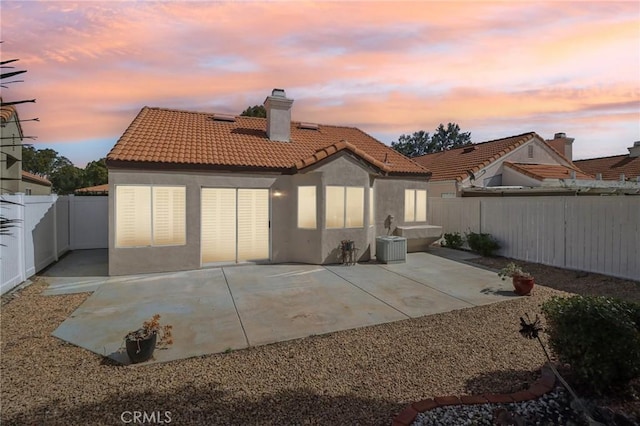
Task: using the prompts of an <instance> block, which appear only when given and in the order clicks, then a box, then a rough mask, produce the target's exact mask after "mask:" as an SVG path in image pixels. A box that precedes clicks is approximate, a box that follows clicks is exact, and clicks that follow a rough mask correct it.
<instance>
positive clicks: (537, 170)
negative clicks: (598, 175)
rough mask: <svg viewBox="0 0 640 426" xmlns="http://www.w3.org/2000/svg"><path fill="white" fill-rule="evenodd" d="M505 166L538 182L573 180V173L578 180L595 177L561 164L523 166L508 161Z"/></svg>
mask: <svg viewBox="0 0 640 426" xmlns="http://www.w3.org/2000/svg"><path fill="white" fill-rule="evenodd" d="M503 164H504V165H505V166H506V167H509V168H511V169H513V170H515V171H517V172H519V173H522V174H524V175H527V176H529V177H532V178H534V179H537V180H544V179H571V172H572V171H574V172H575V173H576V177H575V178H576V179H593V176H591V175H588V174H586V173H584V172H582V170H579V169H578V168H573V167H567V166H562V165H560V164H523V163H511V162H508V161H505V162H504V163H503Z"/></svg>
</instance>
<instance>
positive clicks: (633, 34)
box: [0, 0, 640, 167]
mask: <svg viewBox="0 0 640 426" xmlns="http://www.w3.org/2000/svg"><path fill="white" fill-rule="evenodd" d="M0 13H1V16H0V19H1V25H2V27H1V30H2V32H1V38H2V40H3V41H4V43H3V44H2V45H0V50H1V53H2V59H3V60H7V59H12V58H19V59H20V62H19V63H18V65H19V69H27V70H28V72H27V73H26V74H24V75H23V77H21V78H22V79H23V80H24V83H16V84H11V85H9V88H8V89H2V97H3V98H4V99H5V101H8V100H14V99H19V98H36V99H37V103H36V104H26V105H23V106H19V110H18V113H19V115H20V118H21V119H30V118H34V117H38V118H39V119H40V122H31V121H29V122H24V123H23V129H24V133H25V135H27V136H37V139H36V140H35V141H30V140H25V143H26V142H33V144H34V146H35V147H36V148H38V149H42V148H53V149H55V150H56V151H58V152H59V153H60V154H62V155H64V156H66V157H67V158H69V159H70V160H71V161H72V162H74V164H76V165H77V166H80V167H84V165H85V163H86V162H88V161H92V160H97V159H99V158H100V157H104V156H105V155H106V154H107V152H108V151H109V150H110V149H111V147H112V146H113V145H114V144H115V142H116V141H117V139H118V138H119V136H120V135H121V134H122V133H123V132H124V131H125V129H126V128H127V126H128V125H129V123H130V122H131V121H132V120H133V118H134V117H135V116H136V114H137V113H138V111H139V110H140V109H141V108H142V107H143V106H145V105H147V106H158V107H167V108H177V109H186V110H192V111H205V112H221V113H236V114H239V113H240V112H241V111H242V110H243V109H245V108H246V107H247V106H250V105H255V104H261V103H262V102H263V101H264V99H265V97H266V96H267V95H269V94H270V92H271V89H273V88H275V87H278V88H283V89H285V90H286V92H287V95H288V97H290V98H293V99H295V102H294V104H293V111H292V116H293V117H292V118H293V119H294V120H300V121H308V122H315V123H321V124H338V125H348V126H355V127H359V128H360V129H362V130H364V131H365V132H367V133H370V134H372V135H373V136H374V137H376V138H378V139H379V140H381V141H383V142H385V143H387V144H390V143H391V142H392V141H394V140H397V138H398V136H399V135H401V134H403V133H413V132H414V131H417V130H426V131H429V132H432V131H433V130H434V129H435V128H436V127H437V125H438V124H439V123H445V124H446V123H447V122H450V121H451V122H456V123H458V124H459V125H460V127H461V128H462V130H464V131H469V132H471V138H472V141H473V142H482V141H486V140H490V139H497V138H501V137H507V136H510V135H516V134H520V133H524V132H529V131H535V132H537V133H538V134H539V135H540V136H542V137H543V138H552V137H553V134H554V133H556V132H565V133H567V136H569V137H574V138H575V143H574V148H573V149H574V159H580V158H591V157H600V156H608V155H616V154H626V153H628V151H627V148H628V147H630V146H632V145H633V142H634V141H637V140H640V2H639V1H636V0H633V1H628V2H619V3H616V2H609V1H602V2H580V1H577V2H565V1H555V2H533V1H518V2H505V1H502V2H490V3H489V2H476V1H461V2H432V1H422V2H374V1H367V2H365V1H353V2H293V1H287V2H266V1H263V2H235V3H230V2H209V1H159V2H148V1H109V2H107V1H105V2H100V1H97V2H83V1H77V2H62V1H26V0H25V1H7V0H2V9H1V12H0Z"/></svg>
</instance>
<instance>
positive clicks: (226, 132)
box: [107, 107, 430, 175]
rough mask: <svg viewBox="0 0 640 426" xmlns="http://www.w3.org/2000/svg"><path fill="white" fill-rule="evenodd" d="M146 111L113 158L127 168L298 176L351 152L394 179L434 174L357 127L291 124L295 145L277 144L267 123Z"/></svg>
mask: <svg viewBox="0 0 640 426" xmlns="http://www.w3.org/2000/svg"><path fill="white" fill-rule="evenodd" d="M213 117H214V116H213V114H209V113H201V112H189V111H180V110H172V109H163V108H150V107H144V108H143V109H142V110H141V111H140V113H139V114H138V116H137V117H136V118H135V119H134V120H133V122H132V123H131V125H130V126H129V128H128V129H127V130H126V131H125V133H124V134H123V135H122V137H121V138H120V139H119V140H118V142H117V143H116V145H115V146H114V147H113V149H112V150H111V152H109V154H108V155H107V162H108V164H109V165H111V166H113V165H115V164H118V165H123V164H125V163H123V162H127V163H138V165H142V164H153V163H156V164H161V163H162V164H167V163H170V164H174V165H180V166H185V167H198V166H204V167H205V168H209V167H212V166H213V168H227V169H260V170H277V171H282V172H285V171H290V172H295V171H296V170H300V169H302V168H305V167H308V166H310V165H311V164H315V163H317V162H318V161H320V160H321V159H323V158H326V157H329V156H331V155H335V154H337V153H339V152H342V151H346V152H350V153H351V154H353V155H355V156H357V157H360V158H361V159H363V160H364V161H366V162H368V163H369V164H371V165H373V166H375V167H376V168H378V169H380V170H382V171H384V172H385V173H390V174H413V175H429V174H430V172H429V170H428V169H426V168H425V167H423V166H421V165H419V164H417V163H416V162H414V161H412V160H411V159H409V158H407V157H405V156H403V155H402V154H400V153H398V152H397V151H395V150H393V149H391V148H390V147H389V146H387V145H385V144H383V143H382V142H380V141H378V140H376V139H374V138H373V137H371V136H369V135H368V134H366V133H364V132H363V131H361V130H359V129H357V128H355V127H341V126H330V125H323V124H320V125H318V126H317V127H316V126H315V125H314V126H308V125H302V126H301V123H299V122H291V138H290V139H291V140H290V142H276V141H271V140H269V138H268V137H267V135H266V119H264V118H256V117H243V116H237V117H232V120H233V121H217V120H214V119H213Z"/></svg>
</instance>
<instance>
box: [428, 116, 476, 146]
mask: <svg viewBox="0 0 640 426" xmlns="http://www.w3.org/2000/svg"><path fill="white" fill-rule="evenodd" d="M431 142H432V145H433V152H439V151H446V150H448V149H452V148H458V147H461V146H464V145H470V144H471V133H470V132H460V126H458V125H457V124H455V123H448V124H447V128H446V129H445V127H444V126H443V125H442V123H440V125H439V126H438V128H437V129H436V132H435V133H434V134H433V136H431Z"/></svg>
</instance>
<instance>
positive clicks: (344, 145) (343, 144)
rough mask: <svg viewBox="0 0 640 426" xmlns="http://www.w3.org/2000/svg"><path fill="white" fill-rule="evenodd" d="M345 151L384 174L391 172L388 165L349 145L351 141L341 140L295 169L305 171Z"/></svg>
mask: <svg viewBox="0 0 640 426" xmlns="http://www.w3.org/2000/svg"><path fill="white" fill-rule="evenodd" d="M345 149H346V150H348V151H350V152H352V153H353V154H355V155H356V156H358V157H360V158H362V159H363V160H365V161H366V162H368V163H370V164H372V165H374V166H375V167H377V168H378V169H380V170H382V171H384V172H387V173H388V172H389V171H390V170H389V167H388V166H387V165H386V164H384V163H383V162H382V161H380V160H376V159H375V158H373V157H372V156H371V155H369V154H367V153H366V152H364V151H363V150H361V149H359V148H357V147H356V146H355V145H353V144H351V143H349V141H347V140H344V139H343V140H341V141H340V142H336V143H333V144H331V145H328V146H326V147H324V148H320V149H318V150H316V152H315V153H314V154H313V155H311V156H309V157H307V158H303V159H302V160H299V161H297V162H296V163H295V164H294V167H295V168H296V169H298V170H301V169H304V168H306V167H309V166H311V165H312V164H315V163H317V162H319V161H320V160H323V159H325V158H327V157H330V156H332V155H334V154H337V153H338V152H340V151H343V150H345Z"/></svg>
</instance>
